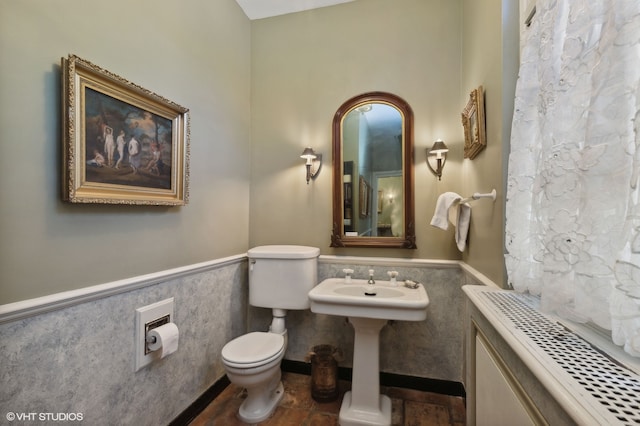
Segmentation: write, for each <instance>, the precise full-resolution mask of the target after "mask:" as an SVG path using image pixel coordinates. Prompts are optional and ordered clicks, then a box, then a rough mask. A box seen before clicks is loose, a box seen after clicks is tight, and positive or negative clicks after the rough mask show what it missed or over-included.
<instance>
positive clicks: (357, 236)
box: [332, 93, 415, 248]
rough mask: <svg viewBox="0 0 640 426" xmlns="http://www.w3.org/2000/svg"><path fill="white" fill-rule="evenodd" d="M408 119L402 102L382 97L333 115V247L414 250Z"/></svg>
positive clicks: (352, 103) (354, 102)
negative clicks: (374, 247) (377, 247)
mask: <svg viewBox="0 0 640 426" xmlns="http://www.w3.org/2000/svg"><path fill="white" fill-rule="evenodd" d="M411 118H412V117H411V109H410V108H409V106H408V104H406V103H405V102H404V101H402V100H401V99H400V98H397V97H396V96H394V95H391V94H384V93H370V94H364V95H360V96H358V97H355V98H353V99H351V100H349V101H347V102H346V103H345V104H343V106H342V107H341V108H340V109H339V110H338V112H337V113H336V117H335V118H334V164H335V165H336V166H341V167H340V168H339V169H340V172H339V173H334V235H333V236H332V246H333V247H346V246H379V247H406V248H415V235H414V234H413V198H412V196H411V194H410V190H411V188H412V169H411V150H412V142H411ZM334 170H335V171H336V172H337V171H338V167H336V168H335V169H334ZM407 195H409V196H407Z"/></svg>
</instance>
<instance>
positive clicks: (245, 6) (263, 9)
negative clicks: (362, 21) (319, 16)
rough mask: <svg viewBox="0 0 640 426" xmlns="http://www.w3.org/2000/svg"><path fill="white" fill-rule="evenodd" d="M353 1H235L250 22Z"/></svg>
mask: <svg viewBox="0 0 640 426" xmlns="http://www.w3.org/2000/svg"><path fill="white" fill-rule="evenodd" d="M351 1H354V0H236V2H238V4H239V5H240V7H241V8H242V10H243V11H244V13H245V15H247V17H248V18H249V19H251V20H253V19H262V18H268V17H270V16H278V15H286V14H287V13H294V12H301V11H303V10H310V9H318V8H320V7H326V6H333V5H336V4H340V3H349V2H351Z"/></svg>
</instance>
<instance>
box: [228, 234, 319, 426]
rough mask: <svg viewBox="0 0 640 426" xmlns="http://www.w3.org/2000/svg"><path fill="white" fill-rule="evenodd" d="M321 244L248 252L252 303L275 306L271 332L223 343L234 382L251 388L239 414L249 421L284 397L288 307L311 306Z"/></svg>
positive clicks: (270, 410)
mask: <svg viewBox="0 0 640 426" xmlns="http://www.w3.org/2000/svg"><path fill="white" fill-rule="evenodd" d="M319 254H320V249H318V248H317V247H306V246H278V245H273V246H262V247H255V248H253V249H251V250H249V251H248V253H247V255H248V258H249V304H250V305H251V306H255V307H259V308H271V311H272V315H273V318H272V321H271V326H270V327H269V332H252V333H248V334H245V335H243V336H240V337H237V338H235V339H233V340H232V341H230V342H229V343H227V344H226V345H225V346H224V348H222V362H223V364H224V367H225V369H226V371H227V376H228V377H229V380H230V381H231V383H234V384H235V385H238V386H241V387H243V388H246V390H247V398H246V399H245V401H244V402H243V403H242V405H241V406H240V410H239V411H238V417H239V418H240V419H241V420H242V421H243V422H245V423H258V422H261V421H263V420H266V419H267V418H268V417H269V416H270V415H271V414H272V413H273V411H274V410H275V409H276V407H277V405H278V403H279V402H280V400H282V397H283V396H284V388H283V386H282V382H281V380H280V378H281V374H282V373H281V372H280V362H281V361H282V359H283V358H284V353H285V351H286V349H287V329H286V327H285V317H286V314H287V310H288V309H296V310H304V309H309V306H310V303H309V297H308V293H309V290H311V289H312V288H313V287H314V286H315V285H316V284H317V282H318V280H317V279H318V256H319Z"/></svg>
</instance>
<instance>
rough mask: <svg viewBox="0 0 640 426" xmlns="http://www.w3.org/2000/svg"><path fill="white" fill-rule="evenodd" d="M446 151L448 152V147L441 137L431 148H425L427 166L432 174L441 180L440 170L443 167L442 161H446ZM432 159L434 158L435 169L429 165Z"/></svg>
mask: <svg viewBox="0 0 640 426" xmlns="http://www.w3.org/2000/svg"><path fill="white" fill-rule="evenodd" d="M447 152H449V148H447V146H446V145H445V144H444V142H443V141H442V139H438V140H437V141H435V143H434V144H433V146H432V147H431V149H429V148H427V166H429V169H430V170H431V172H432V173H433V174H434V175H436V176H438V180H442V170H443V169H444V163H446V162H447ZM433 159H435V160H436V167H435V169H434V168H433V166H432V165H431V161H432V160H433Z"/></svg>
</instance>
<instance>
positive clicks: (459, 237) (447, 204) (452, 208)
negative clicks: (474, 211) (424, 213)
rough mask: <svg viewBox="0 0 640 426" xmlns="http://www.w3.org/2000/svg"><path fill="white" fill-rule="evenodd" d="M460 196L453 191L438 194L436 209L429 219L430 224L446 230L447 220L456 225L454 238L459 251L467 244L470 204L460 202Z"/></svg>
mask: <svg viewBox="0 0 640 426" xmlns="http://www.w3.org/2000/svg"><path fill="white" fill-rule="evenodd" d="M460 200H462V197H461V196H460V195H458V194H456V193H455V192H445V193H443V194H440V196H439V197H438V201H437V202H436V210H435V212H434V214H433V218H432V219H431V225H432V226H435V227H436V228H440V229H442V230H443V231H446V230H447V229H448V228H449V221H451V223H453V225H454V226H455V227H456V229H455V234H454V238H455V241H456V245H457V246H458V250H460V251H461V252H463V251H464V249H465V248H466V246H467V234H468V233H469V222H470V221H471V206H470V205H469V204H467V203H464V204H460Z"/></svg>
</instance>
